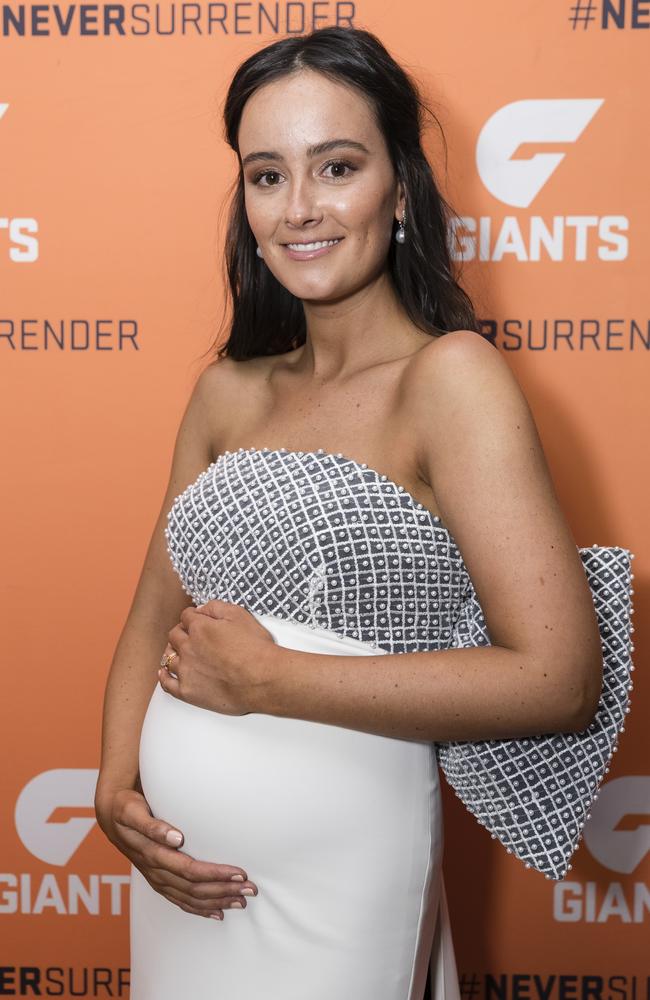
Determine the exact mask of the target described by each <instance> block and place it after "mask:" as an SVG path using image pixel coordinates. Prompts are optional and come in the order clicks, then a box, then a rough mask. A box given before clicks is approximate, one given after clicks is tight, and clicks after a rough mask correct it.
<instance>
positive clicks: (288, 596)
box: [165, 448, 471, 653]
mask: <svg viewBox="0 0 650 1000" xmlns="http://www.w3.org/2000/svg"><path fill="white" fill-rule="evenodd" d="M165 535H166V539H167V550H168V552H169V555H170V558H171V561H172V565H173V566H174V569H175V570H176V572H177V573H178V576H179V578H180V580H181V584H182V586H183V588H184V590H185V591H186V593H187V594H188V595H189V596H191V598H192V600H193V601H194V603H195V604H204V603H206V602H207V601H210V600H213V599H215V598H218V599H220V600H223V601H228V602H230V603H233V604H240V605H242V606H243V607H245V608H247V609H248V610H250V611H254V612H257V613H261V614H272V615H276V616H278V617H280V618H285V619H289V620H291V621H295V622H300V623H302V624H305V625H307V626H311V627H312V628H316V627H318V628H325V629H328V630H330V631H332V632H334V633H336V634H337V635H340V636H341V637H342V638H343V637H344V636H351V637H353V638H356V639H360V640H361V641H363V642H367V643H369V644H371V645H373V646H375V647H376V648H381V649H383V650H385V651H386V652H388V653H400V652H417V651H420V650H430V649H444V648H446V647H447V646H449V645H450V644H451V642H452V640H453V631H454V626H455V623H456V620H457V619H458V617H459V616H460V614H461V609H462V606H463V602H464V601H465V599H466V597H467V596H468V593H469V590H470V588H471V581H470V579H469V575H468V573H467V569H466V567H465V564H464V562H463V559H462V556H461V554H460V551H459V549H458V546H457V545H456V543H455V541H454V539H453V537H452V535H451V534H450V532H449V531H448V530H447V529H446V528H445V527H444V526H443V525H442V524H441V523H440V517H439V516H438V515H434V514H432V513H431V512H430V511H429V510H428V509H427V508H425V507H424V506H423V505H422V504H421V503H419V502H418V501H416V500H415V498H414V497H413V496H412V495H411V494H410V493H408V491H407V490H405V489H404V487H402V486H399V485H397V484H396V483H394V482H392V481H391V480H390V479H388V477H387V476H386V475H382V474H380V473H378V472H376V471H375V470H373V469H370V468H368V466H367V465H366V464H365V463H359V462H356V461H355V460H353V459H350V458H346V457H345V456H344V455H342V454H340V453H339V454H332V453H328V452H325V451H324V449H320V450H319V451H315V452H307V451H305V452H302V451H289V450H287V449H284V448H281V449H270V448H260V449H258V448H247V449H244V448H241V449H239V450H238V451H226V452H224V454H223V455H220V456H219V458H218V459H217V461H216V462H213V463H212V464H211V465H210V466H209V467H208V468H207V469H206V470H205V471H204V472H203V473H201V475H200V476H199V477H198V479H197V480H196V481H195V482H194V483H192V484H191V485H190V486H188V487H187V489H186V490H185V491H184V492H183V493H181V494H180V495H179V496H178V497H176V499H175V500H174V503H173V505H172V507H171V510H170V511H169V514H168V518H167V527H166V530H165Z"/></svg>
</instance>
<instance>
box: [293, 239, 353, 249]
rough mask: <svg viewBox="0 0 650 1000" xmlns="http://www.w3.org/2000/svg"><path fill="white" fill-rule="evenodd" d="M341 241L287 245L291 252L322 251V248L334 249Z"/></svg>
mask: <svg viewBox="0 0 650 1000" xmlns="http://www.w3.org/2000/svg"><path fill="white" fill-rule="evenodd" d="M340 242H341V241H340V240H320V242H318V243H287V246H288V247H290V248H291V250H299V251H300V250H304V251H307V250H320V248H321V247H333V246H334V245H335V244H336V243H340Z"/></svg>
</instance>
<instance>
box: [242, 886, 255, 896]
mask: <svg viewBox="0 0 650 1000" xmlns="http://www.w3.org/2000/svg"><path fill="white" fill-rule="evenodd" d="M241 894H242V896H254V895H255V890H254V889H249V888H248V887H246V888H245V889H242V891H241Z"/></svg>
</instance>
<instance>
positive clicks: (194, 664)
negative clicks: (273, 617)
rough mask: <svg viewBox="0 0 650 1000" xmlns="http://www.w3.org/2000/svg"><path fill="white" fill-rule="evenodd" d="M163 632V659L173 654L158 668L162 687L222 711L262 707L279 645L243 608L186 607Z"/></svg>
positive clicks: (215, 603)
mask: <svg viewBox="0 0 650 1000" xmlns="http://www.w3.org/2000/svg"><path fill="white" fill-rule="evenodd" d="M167 635H168V639H169V642H168V644H167V646H166V648H165V652H164V654H163V660H164V658H165V656H166V655H167V654H169V653H172V652H176V653H177V656H174V657H173V659H172V660H171V662H170V663H169V664H168V666H167V667H161V668H160V670H159V671H158V677H159V679H160V685H161V687H162V688H163V690H164V691H167V693H168V694H171V695H173V696H174V697H175V698H180V699H181V701H186V702H189V703H190V704H191V705H197V706H198V707H200V708H207V709H209V710H210V711H212V712H220V713H221V714H222V715H247V714H248V713H249V712H264V711H265V708H264V706H265V704H266V703H267V698H266V696H267V695H268V690H269V687H270V684H271V682H272V680H273V675H274V664H275V662H276V660H275V653H276V652H277V649H278V647H277V645H276V643H275V640H274V639H273V636H272V635H271V633H270V632H269V631H268V630H267V629H265V628H264V627H263V626H262V625H260V623H259V622H258V621H257V620H256V619H255V618H254V617H253V615H252V614H250V612H249V611H247V610H246V608H242V607H241V606H240V605H238V604H229V603H228V602H227V601H218V600H215V601H208V603H207V604H203V605H201V606H200V607H198V608H195V607H188V608H185V609H184V610H183V611H182V613H181V620H180V623H179V624H178V625H175V626H174V628H173V629H171V630H170V631H169V632H168V633H167ZM173 675H176V676H173Z"/></svg>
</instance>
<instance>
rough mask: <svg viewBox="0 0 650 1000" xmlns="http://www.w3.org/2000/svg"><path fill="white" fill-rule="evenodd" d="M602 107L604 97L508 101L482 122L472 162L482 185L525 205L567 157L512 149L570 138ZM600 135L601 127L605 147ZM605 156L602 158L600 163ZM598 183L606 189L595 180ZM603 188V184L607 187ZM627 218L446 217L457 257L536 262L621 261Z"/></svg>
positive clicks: (503, 198) (624, 252) (516, 204)
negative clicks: (521, 153)
mask: <svg viewBox="0 0 650 1000" xmlns="http://www.w3.org/2000/svg"><path fill="white" fill-rule="evenodd" d="M602 104H603V99H602V98H584V99H566V100H526V101H514V102H513V103H512V104H506V105H505V106H504V107H502V108H499V109H498V111H496V112H495V113H494V114H493V115H492V116H491V117H490V118H489V119H488V120H487V121H486V122H485V124H484V125H483V128H482V129H481V131H480V133H479V137H478V140H477V143H476V166H477V169H478V173H479V176H480V178H481V180H482V182H483V184H484V185H485V187H486V188H487V190H488V191H489V192H490V194H492V195H493V196H494V197H495V198H497V199H498V200H499V201H500V202H502V203H503V204H505V205H511V206H513V207H515V208H523V209H527V208H529V206H530V205H531V204H532V202H533V201H534V199H535V198H536V197H537V196H538V195H539V193H540V191H541V190H542V188H543V187H544V185H545V184H547V182H548V181H549V180H550V178H551V177H552V176H553V174H554V173H555V171H556V170H557V168H558V167H559V165H560V164H561V163H562V161H563V160H564V158H565V155H566V154H565V153H563V152H560V151H555V152H548V153H544V152H537V153H535V154H534V155H532V156H528V157H526V156H521V157H520V158H519V159H515V154H516V153H517V152H518V150H519V149H520V147H521V146H522V145H524V144H525V143H556V144H558V143H566V142H576V141H577V139H579V138H580V136H581V135H582V133H583V131H584V130H585V128H586V127H587V125H588V124H589V122H590V121H591V120H592V118H593V117H594V115H595V114H596V112H597V111H598V110H599V109H600V108H601V106H602ZM605 139H606V133H604V132H603V145H604V140H605ZM604 161H605V157H603V162H604ZM601 187H605V189H606V186H605V185H604V184H601ZM606 190H607V189H606ZM628 228H629V220H628V219H627V217H626V216H623V215H603V216H598V215H555V216H553V217H552V218H551V219H548V220H546V219H544V218H542V217H541V216H539V215H530V216H525V217H524V218H520V217H518V216H515V215H506V216H505V217H504V218H503V219H501V220H499V221H498V222H497V220H496V219H493V218H492V217H491V216H480V217H479V218H473V217H471V216H463V217H461V218H459V219H452V230H453V231H455V235H456V237H457V240H458V246H459V248H460V249H459V250H457V249H456V240H454V239H453V238H452V240H451V245H452V247H454V250H453V253H454V256H455V257H456V259H462V260H474V259H475V258H476V259H478V260H490V261H497V260H504V259H507V258H510V259H515V260H518V261H539V260H541V259H542V257H546V258H547V259H549V260H554V261H563V260H587V259H589V258H594V259H597V260H601V261H620V260H625V259H626V257H627V253H628V238H627V236H624V235H623V232H624V231H626V230H627V229H628Z"/></svg>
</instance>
